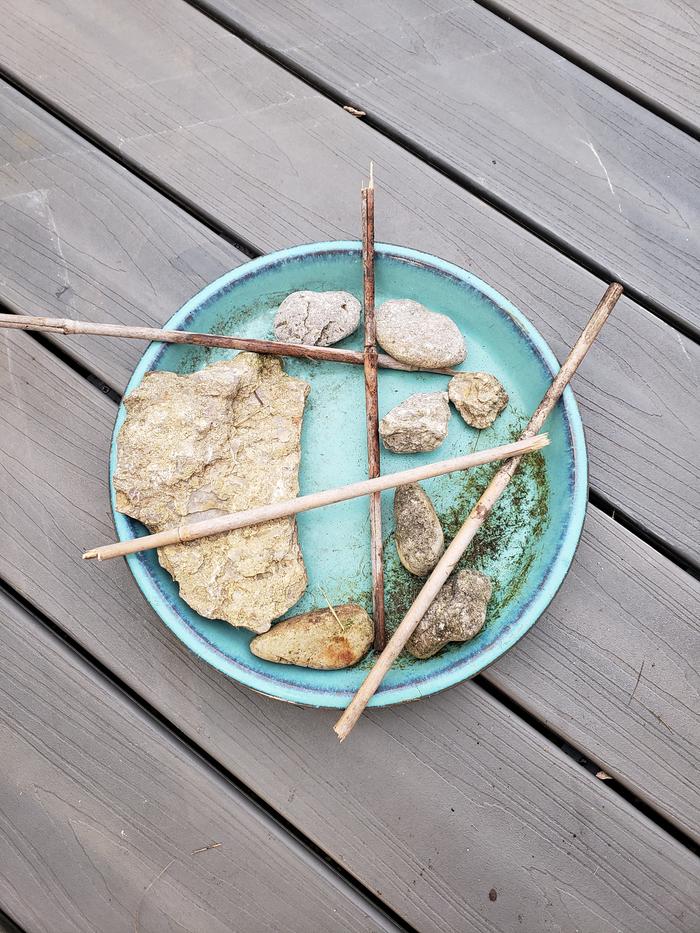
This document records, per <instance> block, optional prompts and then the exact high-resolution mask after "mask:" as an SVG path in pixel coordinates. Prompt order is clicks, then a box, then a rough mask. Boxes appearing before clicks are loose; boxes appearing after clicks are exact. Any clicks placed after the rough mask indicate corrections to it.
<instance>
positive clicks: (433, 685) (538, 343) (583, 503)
mask: <svg viewBox="0 0 700 933" xmlns="http://www.w3.org/2000/svg"><path fill="white" fill-rule="evenodd" d="M360 249H361V243H360V242H359V241H358V240H338V241H330V242H325V243H309V244H304V245H301V246H294V247H290V248H289V249H284V250H279V251H278V252H275V253H268V254H267V255H265V256H261V257H259V258H258V259H253V260H251V261H250V262H247V263H244V264H243V265H242V266H239V267H238V268H236V269H234V270H232V271H231V272H227V273H226V274H225V275H222V276H221V277H220V278H218V279H216V280H215V281H214V282H212V283H211V284H210V285H207V286H206V287H205V288H203V289H202V290H201V291H199V292H198V293H197V294H196V295H194V296H193V297H192V298H190V300H189V301H188V302H187V303H186V304H184V305H183V306H182V308H180V310H179V311H177V312H176V313H175V314H174V315H173V316H172V317H171V318H170V320H169V321H168V322H167V323H166V324H165V325H164V327H165V328H166V329H168V330H184V329H186V326H187V324H188V323H189V321H190V319H191V318H192V317H193V316H194V315H195V313H196V312H198V311H199V310H200V309H201V308H202V306H205V305H206V304H207V303H209V302H210V301H212V300H213V299H214V298H216V297H218V296H219V295H220V293H221V292H222V291H228V290H230V289H231V288H232V287H233V286H235V285H236V284H237V283H238V282H240V281H241V280H243V279H246V278H250V277H252V276H255V275H257V274H258V273H259V272H260V271H262V270H263V269H267V268H270V267H271V266H275V265H282V264H284V263H287V262H293V261H296V260H299V259H303V258H305V257H307V256H311V255H320V254H324V253H331V254H333V253H335V254H337V253H343V252H346V253H355V254H358V253H359V251H360ZM375 252H376V254H377V255H379V256H386V257H387V258H392V259H398V260H401V261H404V262H410V263H412V264H416V265H425V266H428V267H430V268H431V269H433V270H434V271H438V272H440V273H442V274H444V275H447V276H449V277H451V278H455V279H457V280H458V281H460V282H462V283H464V284H465V285H467V286H469V287H471V288H473V289H475V290H476V291H477V292H479V293H481V294H482V295H484V296H485V297H486V298H488V299H489V300H490V301H491V302H492V303H493V304H494V305H496V307H497V308H499V309H500V310H501V311H502V312H504V313H505V314H506V315H507V316H508V317H509V318H510V320H511V321H512V322H513V323H514V324H515V325H516V326H517V327H518V329H519V330H520V331H521V332H522V334H523V336H524V337H525V338H526V339H527V340H528V341H529V343H530V344H531V345H532V347H533V348H534V349H535V350H536V351H537V355H538V356H539V357H540V360H541V361H542V363H543V364H544V366H545V367H546V369H547V370H548V371H549V372H550V373H551V374H552V375H554V374H555V373H556V372H557V371H558V369H559V363H558V362H557V359H556V357H555V356H554V353H553V352H552V351H551V349H550V348H549V346H548V344H547V343H546V341H545V340H544V338H543V337H542V335H541V334H540V333H539V331H538V330H537V329H536V328H535V327H534V326H533V325H532V324H531V323H530V321H528V320H527V318H526V317H525V316H524V315H523V314H522V312H521V311H519V310H518V309H517V308H516V307H515V306H514V305H513V304H511V302H509V301H508V300H507V299H506V298H504V297H503V296H502V295H501V294H499V293H498V292H497V291H496V290H495V289H494V288H492V287H491V286H490V285H487V284H486V283H485V282H483V281H482V280H481V279H479V278H477V277H476V276H475V275H472V274H471V273H470V272H467V271H466V270H464V269H461V268H460V267H459V266H456V265H454V264H453V263H451V262H447V261H446V260H444V259H439V258H438V257H436V256H432V255H430V254H429V253H422V252H420V251H418V250H414V249H410V248H408V247H404V246H394V245H392V244H388V243H377V244H375ZM167 347H168V344H161V343H157V342H155V343H151V344H149V346H148V347H147V348H146V351H145V353H144V354H143V356H142V357H141V360H140V361H139V363H138V365H137V366H136V368H135V369H134V372H133V374H132V376H131V379H130V380H129V384H128V386H127V387H126V391H125V393H124V394H125V395H128V394H129V393H130V392H131V391H132V390H133V389H135V388H136V386H138V385H139V384H140V383H141V380H142V379H143V377H144V375H145V373H147V372H149V371H150V370H152V369H153V367H154V365H155V364H156V363H157V362H158V359H159V358H160V356H161V354H162V353H163V352H165V350H166V349H167ZM562 402H563V405H564V416H565V422H566V426H567V428H568V431H569V435H570V437H571V442H572V450H573V484H572V487H573V488H572V504H571V512H570V516H569V520H568V523H567V526H566V529H565V531H564V532H563V534H562V536H561V538H560V540H559V549H558V551H557V555H556V557H555V558H554V559H553V560H552V561H551V563H550V564H549V566H548V568H547V572H546V574H545V576H544V578H543V579H542V581H541V583H540V585H539V587H538V589H537V592H536V595H535V596H534V597H533V598H532V599H531V600H530V601H529V602H528V603H527V604H526V605H525V606H524V607H523V610H522V611H521V613H520V614H519V615H518V617H517V618H516V619H515V620H514V621H513V622H512V624H510V625H509V626H508V628H507V629H506V630H504V632H502V633H501V635H499V637H498V638H497V639H496V640H495V641H494V642H493V643H492V644H491V645H488V646H486V647H485V648H484V649H483V651H481V652H479V654H478V655H477V656H476V657H474V658H467V659H464V660H462V661H459V660H457V661H456V662H455V663H453V664H450V665H449V666H448V667H447V668H446V669H445V670H443V671H439V672H435V673H434V674H431V675H430V677H429V678H426V679H421V678H418V679H417V680H413V681H411V682H409V683H406V684H399V685H396V686H391V687H388V686H386V684H384V685H382V686H381V687H380V688H379V690H378V691H377V693H375V695H374V696H373V697H372V699H371V700H370V703H369V705H370V706H375V707H377V706H391V705H394V704H398V703H405V702H408V701H411V700H417V699H420V698H422V697H426V696H430V695H431V694H434V693H439V692H441V691H442V690H446V689H447V688H448V687H452V686H454V685H456V684H459V683H462V682H463V681H465V680H469V679H470V678H472V677H475V676H476V675H477V674H478V673H479V672H480V671H482V670H484V668H486V667H488V666H489V665H490V664H493V662H494V661H496V660H497V659H498V658H499V657H500V656H501V655H503V654H505V653H506V651H508V650H509V649H510V648H512V647H513V645H515V644H516V642H518V641H519V640H520V639H521V638H522V637H523V635H525V634H526V633H527V632H528V631H529V630H530V629H531V628H532V626H533V625H534V624H535V622H536V621H537V619H538V618H539V617H540V616H541V615H542V613H543V612H544V611H545V609H546V608H547V606H548V605H549V603H550V602H551V601H552V599H553V598H554V596H555V595H556V593H557V591H558V589H559V587H560V586H561V584H562V583H563V581H564V578H565V576H566V574H567V571H568V570H569V567H570V566H571V562H572V560H573V557H574V554H575V552H576V548H577V546H578V542H579V539H580V537H581V532H582V530H583V523H584V520H585V516H586V507H587V502H588V462H587V454H586V441H585V436H584V430H583V424H582V421H581V415H580V413H579V410H578V405H577V404H576V400H575V398H574V394H573V392H572V390H571V388H570V387H569V388H567V389H566V391H565V392H564V395H563V398H562V401H561V402H560V403H559V404H560V405H561V404H562ZM124 416H125V409H124V405H123V404H122V405H120V406H119V410H118V412H117V418H116V421H115V425H114V430H113V433H112V443H111V449H110V459H109V481H110V497H111V503H112V514H113V518H114V524H115V528H116V531H117V537H118V538H119V540H121V541H124V540H131V539H132V538H134V537H136V535H135V533H134V529H135V524H134V522H133V521H132V519H130V518H128V516H126V515H123V514H122V513H121V512H118V511H117V509H116V502H115V492H114V486H113V484H112V476H113V473H114V470H115V467H116V454H117V435H118V433H119V429H120V427H121V425H122V422H123V420H124ZM126 561H127V564H128V565H129V569H130V570H131V573H132V574H133V576H134V579H135V580H136V582H137V584H138V586H139V588H140V589H141V592H142V593H143V595H144V596H145V597H146V599H147V600H148V602H149V603H150V605H151V606H152V607H153V609H154V610H155V611H156V613H157V614H158V615H159V616H160V618H161V619H162V621H163V622H164V623H165V624H166V625H167V627H168V628H169V629H170V630H171V631H172V632H173V634H174V635H176V636H177V637H178V638H179V639H180V641H181V642H183V644H185V645H186V646H187V647H188V648H189V649H190V650H191V651H193V652H194V654H196V655H198V656H199V657H200V658H202V659H203V660H204V661H206V662H207V663H208V664H211V665H212V667H214V668H216V669H217V670H219V671H221V672H222V673H224V674H226V675H227V676H229V677H231V678H232V679H233V680H235V681H236V682H237V683H240V684H243V685H244V686H246V687H250V688H251V689H253V690H256V691H257V692H258V693H262V694H264V695H265V696H269V697H271V698H273V699H277V700H282V701H285V702H288V703H295V704H299V705H303V706H313V707H324V708H342V707H345V706H347V704H348V702H349V701H350V699H351V698H352V695H353V691H349V690H343V691H339V690H334V689H333V688H332V687H330V685H329V688H328V689H321V690H319V689H317V688H311V687H306V686H300V685H299V684H296V683H293V682H291V681H287V680H285V678H284V676H283V674H282V670H283V667H282V666H280V675H279V676H277V675H276V676H274V677H272V676H267V675H265V674H262V673H261V672H260V671H255V670H252V669H251V668H248V667H245V666H244V665H242V664H240V663H239V662H237V661H236V660H235V659H233V658H231V657H229V656H228V655H227V654H225V653H224V652H222V651H221V650H220V649H219V648H218V647H217V646H216V645H214V644H213V643H212V642H210V641H209V640H208V639H207V638H206V637H205V636H204V635H202V634H200V633H199V632H197V631H195V630H194V629H192V628H191V627H190V626H189V625H188V624H187V622H186V621H185V620H184V619H183V618H182V616H181V615H180V613H179V612H178V611H177V608H176V606H175V605H174V604H173V603H172V602H171V601H170V600H169V599H168V598H167V597H166V596H165V595H164V594H163V593H162V591H161V590H160V588H159V586H158V583H157V581H156V580H155V578H154V576H153V574H152V573H151V571H150V568H149V567H148V565H147V564H146V562H145V561H144V560H143V557H142V555H141V554H139V553H136V554H129V555H128V556H127V557H126Z"/></svg>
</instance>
